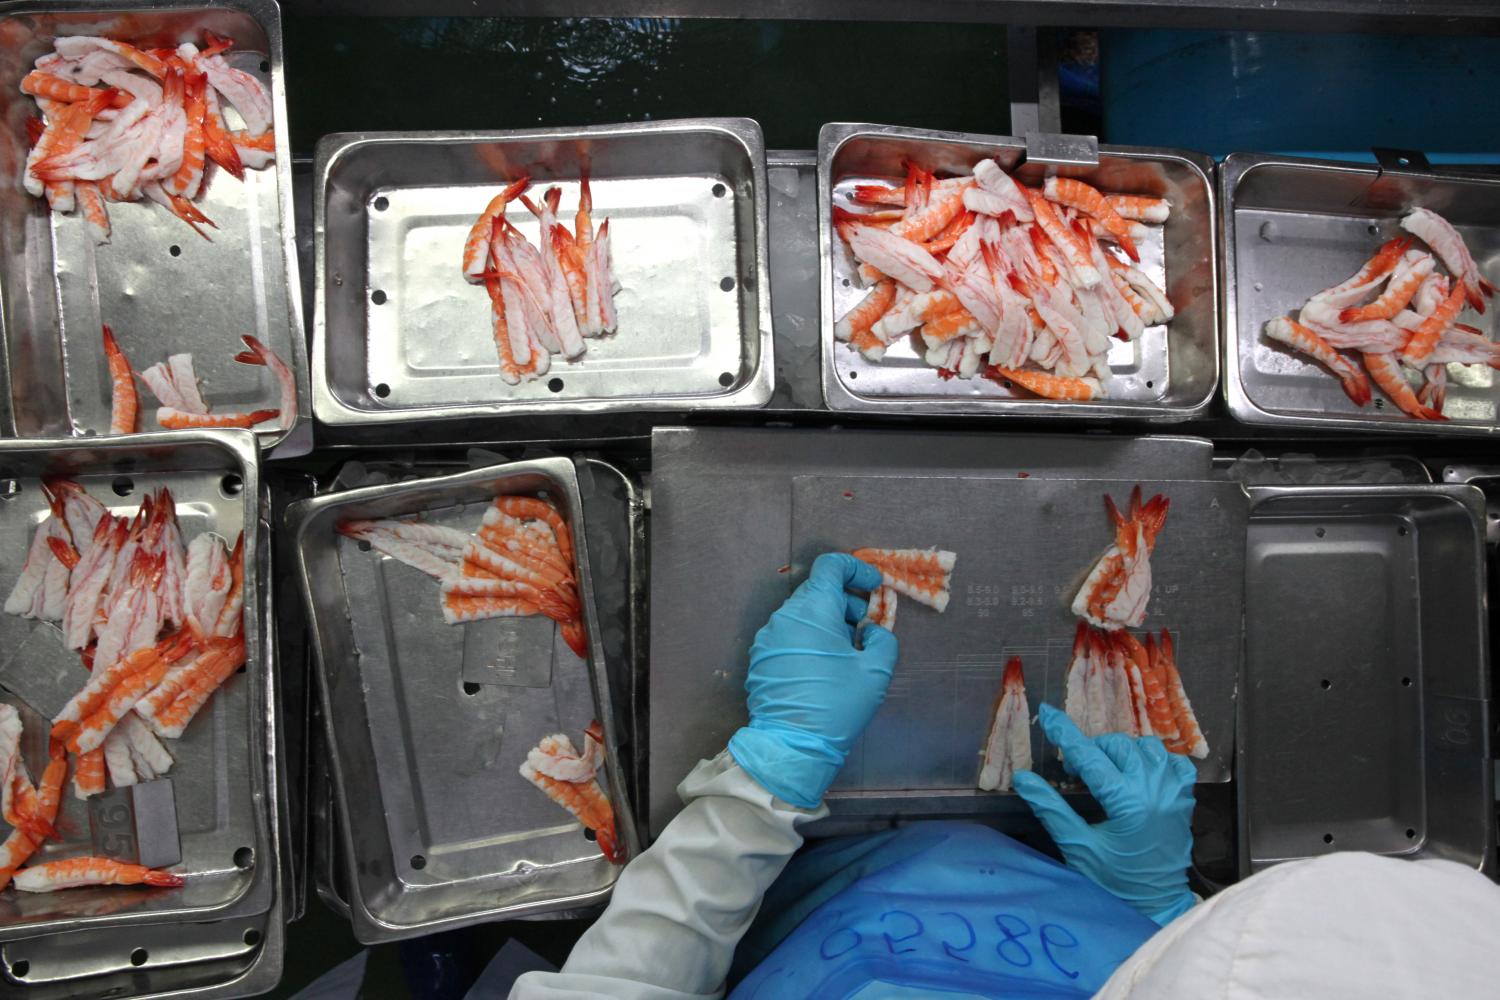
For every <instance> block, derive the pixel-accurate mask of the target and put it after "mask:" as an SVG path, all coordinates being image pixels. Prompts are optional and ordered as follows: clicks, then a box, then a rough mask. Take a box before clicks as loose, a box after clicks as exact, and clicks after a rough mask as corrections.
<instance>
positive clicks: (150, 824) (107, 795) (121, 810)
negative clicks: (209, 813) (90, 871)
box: [89, 778, 182, 868]
mask: <svg viewBox="0 0 1500 1000" xmlns="http://www.w3.org/2000/svg"><path fill="white" fill-rule="evenodd" d="M89 839H90V840H91V841H92V842H93V851H94V853H95V854H97V855H98V856H100V857H103V858H110V859H111V860H114V861H123V862H125V863H127V864H136V865H145V866H146V867H147V868H168V867H170V866H172V865H175V864H178V863H179V862H181V861H182V842H181V840H179V839H178V833H177V800H176V797H175V796H174V795H173V793H172V781H171V779H169V778H161V779H158V780H156V781H143V782H141V783H140V784H138V785H126V786H125V787H124V788H112V789H110V790H109V791H107V792H101V793H100V794H98V795H95V796H94V797H92V798H90V799H89Z"/></svg>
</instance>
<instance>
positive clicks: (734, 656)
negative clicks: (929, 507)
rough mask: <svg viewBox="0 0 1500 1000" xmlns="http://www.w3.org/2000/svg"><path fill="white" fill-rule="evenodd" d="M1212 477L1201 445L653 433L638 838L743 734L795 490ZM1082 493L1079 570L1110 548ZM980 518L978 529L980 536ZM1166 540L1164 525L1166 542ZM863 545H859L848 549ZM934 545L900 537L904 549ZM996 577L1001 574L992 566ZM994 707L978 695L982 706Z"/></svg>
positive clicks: (870, 434) (923, 805)
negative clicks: (867, 481) (645, 811)
mask: <svg viewBox="0 0 1500 1000" xmlns="http://www.w3.org/2000/svg"><path fill="white" fill-rule="evenodd" d="M1211 461H1212V447H1211V445H1210V444H1209V443H1208V442H1207V441H1201V440H1195V439H1191V438H1105V437H1098V436H1089V437H1070V436H1061V435H1045V436H1037V435H1005V436H1003V437H996V436H995V435H992V434H965V433H945V434H941V435H938V434H932V433H930V432H915V431H896V430H889V431H846V430H826V431H824V430H771V429H764V430H727V429H723V430H711V429H697V428H681V427H672V428H661V429H658V430H657V431H656V433H655V434H654V435H653V436H652V443H651V467H652V477H651V580H650V587H651V631H650V635H651V684H650V690H649V699H650V712H649V713H648V717H647V723H648V725H649V726H650V731H649V734H647V737H648V738H647V743H646V749H647V758H648V761H649V785H648V789H647V791H648V794H649V802H650V815H649V820H650V832H651V835H652V836H653V837H654V836H657V835H659V834H660V833H661V831H662V828H663V827H665V826H666V825H667V822H668V821H670V820H671V818H672V817H673V816H675V815H677V812H678V810H680V809H681V808H682V802H681V800H679V799H678V798H677V796H676V794H675V791H674V790H675V789H676V787H677V783H678V782H679V781H681V780H682V778H683V776H684V775H686V774H687V772H688V771H689V770H690V769H691V768H692V767H693V765H694V764H696V763H697V762H698V761H699V760H701V759H703V758H706V757H712V756H713V755H714V754H717V753H718V752H719V751H721V750H723V749H724V746H725V744H726V743H727V742H728V740H729V737H730V736H731V735H733V733H734V731H735V730H736V729H738V728H739V727H740V726H742V725H744V723H745V719H746V716H745V658H746V656H747V654H748V651H749V649H750V642H751V639H752V637H753V636H754V634H755V630H756V629H758V628H760V626H761V625H763V624H765V621H766V618H767V617H768V616H769V615H770V613H771V612H772V611H774V610H775V609H776V607H777V606H778V605H779V604H780V603H781V601H782V600H783V599H784V598H785V597H786V593H787V588H786V584H785V583H782V582H778V581H782V580H784V579H785V577H784V576H782V575H780V574H781V572H783V571H784V570H783V568H784V567H786V568H788V570H789V564H790V563H791V555H792V553H791V544H792V538H793V533H794V529H793V521H792V490H793V480H794V479H795V478H796V477H797V476H805V475H820V476H827V477H855V476H868V477H916V476H924V477H935V478H938V479H939V481H941V482H945V483H946V481H947V479H952V478H963V479H970V480H994V479H1005V480H1010V479H1014V478H1017V477H1018V476H1019V475H1020V474H1022V473H1025V474H1027V475H1029V476H1030V477H1032V478H1046V477H1052V478H1068V479H1077V478H1083V477H1089V478H1099V479H1124V478H1125V477H1133V476H1140V477H1143V478H1145V479H1149V480H1173V479H1207V478H1209V477H1210V476H1211V471H1210V466H1211ZM1132 481H1133V480H1132ZM1090 492H1091V493H1092V494H1093V495H1094V497H1095V499H1094V501H1093V503H1096V504H1098V506H1097V507H1094V508H1093V513H1092V514H1091V515H1090V516H1091V518H1092V517H1097V519H1098V526H1097V529H1091V530H1090V531H1089V532H1088V533H1087V537H1088V539H1089V545H1088V546H1085V548H1088V549H1089V553H1090V554H1089V555H1088V556H1086V557H1085V558H1086V559H1091V558H1093V557H1094V556H1097V555H1098V554H1099V552H1101V551H1103V548H1104V546H1105V545H1106V544H1107V543H1108V541H1109V539H1108V537H1107V535H1108V532H1107V530H1106V528H1105V526H1104V525H1105V519H1104V514H1103V505H1102V502H1101V501H1100V500H1099V499H1098V497H1097V493H1098V491H1097V490H1092V489H1091V490H1090ZM936 496H937V494H936V492H935V491H934V493H933V497H934V498H936ZM994 518H995V515H990V520H991V521H993V520H994ZM1089 523H1090V524H1093V521H1092V520H1091V521H1090V522H1089ZM993 530H994V529H993V528H991V529H989V531H990V533H993ZM1172 530H1173V522H1172V521H1171V520H1170V519H1169V520H1168V532H1169V533H1170V532H1171V531H1172ZM871 541H873V540H871V539H866V538H864V537H863V536H861V539H860V540H858V542H857V544H870V542H871ZM938 542H939V539H937V538H931V539H929V538H925V537H923V538H918V537H915V536H913V538H912V540H911V541H910V543H909V544H913V545H935V544H938ZM1164 544H1165V543H1164ZM705 553H711V554H712V558H706V557H705ZM981 559H982V557H981ZM1006 564H1007V560H1002V562H1001V563H999V564H998V565H1000V566H1004V565H1006ZM959 566H960V568H961V569H962V570H964V572H968V571H971V570H977V569H979V568H980V567H979V566H978V565H976V564H975V560H972V559H964V558H962V557H960V561H959ZM1085 568H1086V567H1085V566H1084V565H1083V564H1082V563H1080V564H1079V565H1078V566H1073V565H1071V564H1069V565H1068V566H1067V567H1066V570H1065V573H1064V577H1066V576H1069V575H1071V574H1073V573H1078V572H1081V571H1083V570H1084V569H1085ZM960 580H962V576H961V577H960ZM1063 582H1065V580H1064V581H1063ZM1164 582H1166V581H1165V580H1164ZM954 610H955V611H956V610H957V609H956V608H955V609H954ZM922 613H924V612H923V610H922V609H920V608H916V607H915V606H914V605H913V604H912V603H911V602H909V601H907V602H903V605H902V609H901V613H899V614H898V616H897V624H896V628H897V631H898V633H899V634H901V635H902V636H903V638H907V637H908V632H905V631H902V621H903V618H902V614H905V617H906V619H907V620H908V624H909V623H910V621H911V620H915V619H916V617H917V615H919V614H922ZM952 613H954V612H953V611H950V614H952ZM1169 624H1170V623H1169ZM1067 634H1068V635H1071V633H1067ZM915 641H916V640H915V639H914V638H913V639H912V642H911V643H909V644H908V649H909V651H910V650H912V649H915ZM1028 662H1029V661H1028ZM1189 683H1192V682H1191V680H1190V681H1189ZM1193 693H1194V694H1196V692H1193ZM993 697H994V691H993V690H991V691H990V692H989V694H987V695H986V696H985V699H984V701H985V704H988V703H989V702H990V701H991V700H992V699H993ZM981 738H982V734H981V735H980V736H976V737H975V740H976V743H975V746H976V747H977V746H978V743H977V741H978V740H979V739H981ZM1226 749H1227V748H1226ZM1002 799H1003V797H1000V796H988V797H976V796H973V795H971V794H969V793H967V792H965V794H963V795H962V796H953V795H946V794H942V793H940V792H931V791H928V792H923V793H911V794H907V795H894V794H889V795H884V796H881V797H878V798H872V799H870V800H868V801H866V802H861V801H860V800H859V799H858V798H857V797H852V796H851V797H849V798H836V799H834V800H832V801H831V802H830V806H831V808H832V809H833V812H834V814H835V816H838V815H844V814H851V813H855V812H859V811H864V812H866V813H876V812H878V813H881V814H883V815H885V816H886V817H890V816H894V815H898V814H918V813H920V814H921V815H928V816H932V815H959V814H963V813H965V812H969V811H972V810H973V809H975V808H976V806H983V807H984V808H986V809H990V808H999V806H997V805H994V803H998V802H999V801H1001V800H1002Z"/></svg>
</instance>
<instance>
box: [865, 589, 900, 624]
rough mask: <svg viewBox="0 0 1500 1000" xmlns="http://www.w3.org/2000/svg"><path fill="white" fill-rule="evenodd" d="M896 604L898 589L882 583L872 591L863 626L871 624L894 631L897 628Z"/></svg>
mask: <svg viewBox="0 0 1500 1000" xmlns="http://www.w3.org/2000/svg"><path fill="white" fill-rule="evenodd" d="M896 604H897V596H896V589H895V588H894V587H889V586H886V585H885V584H883V583H882V584H881V585H880V586H878V587H876V588H875V589H874V590H872V591H870V604H869V607H868V608H867V609H866V611H865V617H864V620H863V622H861V624H864V623H865V622H869V623H871V624H875V625H879V626H880V627H881V628H883V629H887V630H891V629H894V628H895V627H896Z"/></svg>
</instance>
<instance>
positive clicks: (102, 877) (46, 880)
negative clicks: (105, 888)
mask: <svg viewBox="0 0 1500 1000" xmlns="http://www.w3.org/2000/svg"><path fill="white" fill-rule="evenodd" d="M12 884H14V885H15V887H16V888H17V889H18V890H20V891H21V892H56V891H57V890H59V889H77V888H80V887H82V886H88V885H150V886H158V887H172V886H179V885H182V884H183V878H182V876H181V875H174V874H173V873H171V872H165V871H161V870H160V869H156V868H147V867H145V866H144V865H131V864H125V863H124V862H121V861H112V860H110V859H109V858H95V857H83V858H67V859H65V860H63V861H48V862H47V863H45V864H40V865H32V866H31V867H29V868H22V869H21V870H20V871H18V872H16V875H15V879H14V880H13V883H12Z"/></svg>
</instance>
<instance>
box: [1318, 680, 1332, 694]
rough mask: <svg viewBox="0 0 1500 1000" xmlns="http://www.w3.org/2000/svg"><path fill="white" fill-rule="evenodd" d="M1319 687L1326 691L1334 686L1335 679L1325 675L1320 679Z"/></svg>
mask: <svg viewBox="0 0 1500 1000" xmlns="http://www.w3.org/2000/svg"><path fill="white" fill-rule="evenodd" d="M1318 687H1320V688H1322V689H1323V690H1324V691H1327V690H1328V689H1329V688H1331V687H1333V681H1331V680H1329V679H1328V678H1326V677H1325V678H1323V679H1322V680H1320V681H1318Z"/></svg>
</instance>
